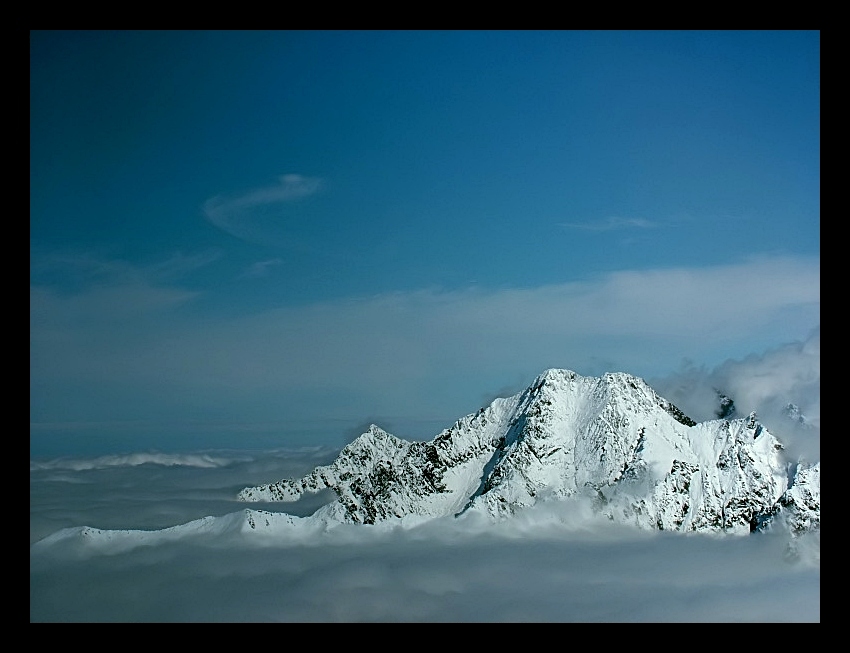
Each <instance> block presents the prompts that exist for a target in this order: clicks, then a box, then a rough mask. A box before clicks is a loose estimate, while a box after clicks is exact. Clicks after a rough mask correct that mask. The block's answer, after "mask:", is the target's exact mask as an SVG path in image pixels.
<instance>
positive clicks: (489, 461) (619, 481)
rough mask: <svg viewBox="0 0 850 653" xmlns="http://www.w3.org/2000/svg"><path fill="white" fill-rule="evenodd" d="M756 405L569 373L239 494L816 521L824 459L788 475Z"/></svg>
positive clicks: (343, 516) (733, 527) (392, 515)
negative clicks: (430, 429)
mask: <svg viewBox="0 0 850 653" xmlns="http://www.w3.org/2000/svg"><path fill="white" fill-rule="evenodd" d="M782 449H783V446H782V444H780V442H779V441H778V440H777V439H776V438H775V437H774V436H773V435H772V434H771V433H770V432H769V431H768V430H767V428H765V427H764V426H763V425H762V424H761V423H760V422H759V421H758V418H757V416H756V414H755V413H751V414H750V415H749V416H747V417H744V418H739V419H717V420H713V421H708V422H702V423H699V424H698V423H696V422H695V421H694V420H692V419H690V418H689V417H688V416H687V415H685V414H684V413H683V412H682V411H681V410H679V409H678V408H677V407H676V406H674V405H673V404H672V403H670V402H669V401H667V400H665V399H664V398H662V397H660V396H659V395H658V394H657V393H656V392H655V391H654V390H653V389H652V388H651V387H649V385H647V383H646V382H645V381H644V380H643V379H640V378H638V377H635V376H632V375H629V374H625V373H609V374H605V375H603V376H602V377H598V378H597V377H584V376H580V375H578V374H576V373H575V372H572V371H570V370H563V369H551V370H547V371H545V372H544V373H543V374H541V375H540V376H538V377H537V378H536V379H535V381H534V382H533V383H532V384H531V385H530V386H529V387H528V388H527V389H526V390H524V391H523V392H521V393H519V394H516V395H514V396H512V397H507V398H499V399H496V400H495V401H493V403H491V404H490V405H489V406H488V407H486V408H481V409H480V410H479V411H478V412H477V413H473V414H470V415H467V416H466V417H463V418H461V419H459V420H458V421H457V422H456V423H455V424H454V425H453V426H452V427H451V428H448V429H445V430H444V431H442V432H441V433H440V434H439V435H437V436H436V437H435V438H433V439H432V440H430V441H428V442H410V441H407V440H402V439H399V438H397V437H395V436H393V435H391V434H389V433H387V432H386V431H384V430H383V429H381V428H380V427H378V426H376V425H372V426H370V427H369V429H368V430H367V431H366V432H365V433H363V434H362V435H361V436H359V437H358V438H357V439H355V440H354V441H353V442H351V443H350V444H348V445H347V446H346V447H345V448H343V449H342V451H341V452H340V454H339V456H338V457H337V459H336V460H335V461H334V462H333V463H331V464H330V465H326V466H321V467H317V468H316V469H315V470H313V471H312V472H311V473H310V474H308V475H306V476H304V477H302V478H299V479H284V480H281V481H278V482H276V483H271V484H269V485H261V486H257V487H249V488H245V489H243V490H242V491H241V492H240V493H239V495H238V498H239V499H240V500H242V501H247V502H256V501H274V502H277V501H284V502H286V501H296V500H298V499H299V498H300V497H301V496H302V495H303V494H304V493H305V492H318V491H321V490H324V489H326V488H330V489H331V490H333V492H334V493H335V494H336V496H337V499H336V500H335V501H333V502H332V503H329V504H328V505H325V506H323V507H322V508H320V509H319V510H318V511H317V512H316V513H315V514H314V517H315V518H318V519H320V520H322V521H331V522H346V523H362V524H376V523H379V522H386V521H392V520H406V521H408V520H414V521H416V520H424V519H430V518H435V517H443V516H450V515H461V514H463V513H465V512H467V511H477V512H481V513H484V514H486V515H488V516H489V517H491V518H494V519H504V518H508V517H510V516H511V515H513V514H514V513H516V512H517V511H518V510H521V509H522V508H525V507H528V506H532V505H535V504H537V503H539V502H542V501H553V500H567V499H569V498H571V497H581V496H589V497H590V498H591V499H592V500H593V505H594V506H595V507H596V508H597V510H598V511H599V512H601V513H602V514H604V515H606V516H607V517H609V518H610V519H612V520H616V521H622V522H629V523H634V524H636V525H638V526H641V527H644V528H654V529H661V530H674V531H691V532H692V531H706V532H732V533H749V532H751V531H753V530H759V529H762V528H766V527H767V526H768V525H769V524H772V523H774V522H776V521H777V519H776V518H777V517H778V516H781V519H782V522H783V523H785V524H787V525H789V527H790V528H792V531H793V532H799V531H803V530H812V529H817V528H819V525H820V464H819V463H818V464H817V465H816V466H814V467H810V466H806V465H801V466H800V467H799V468H798V469H797V471H796V473H795V474H793V475H791V474H790V469H789V465H788V464H786V463H785V462H784V461H783V459H782V455H781V452H782Z"/></svg>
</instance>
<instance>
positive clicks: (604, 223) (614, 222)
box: [559, 216, 661, 231]
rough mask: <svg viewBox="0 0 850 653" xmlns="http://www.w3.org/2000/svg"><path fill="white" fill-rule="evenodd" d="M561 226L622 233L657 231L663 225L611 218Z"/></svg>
mask: <svg viewBox="0 0 850 653" xmlns="http://www.w3.org/2000/svg"><path fill="white" fill-rule="evenodd" d="M559 226H561V227H566V228H568V229H580V230H582V231H620V230H623V229H656V228H658V227H659V226H661V225H659V224H658V223H657V222H653V221H652V220H647V219H645V218H622V217H619V216H610V217H607V218H602V219H599V220H589V221H587V222H561V223H560V224H559Z"/></svg>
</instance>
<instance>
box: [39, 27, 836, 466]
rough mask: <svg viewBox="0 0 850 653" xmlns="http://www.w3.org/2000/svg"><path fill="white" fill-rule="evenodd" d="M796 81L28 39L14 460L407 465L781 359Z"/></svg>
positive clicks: (811, 94) (406, 50) (791, 248)
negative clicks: (26, 283) (24, 435)
mask: <svg viewBox="0 0 850 653" xmlns="http://www.w3.org/2000/svg"><path fill="white" fill-rule="evenodd" d="M819 50H820V34H819V32H817V31H781V32H771V31H755V32H750V31H720V32H702V31H696V32H691V31H687V32H666V31H662V32H655V31H637V32H630V31H626V32H596V31H592V32H581V31H579V32H570V31H566V32H513V31H507V32H486V31H482V32H439V31H437V32H286V31H278V32H179V31H178V32H73V31H69V32H31V34H30V261H31V262H30V422H31V427H30V452H31V455H48V454H54V453H74V452H79V451H88V452H92V451H94V450H99V451H103V452H107V451H130V450H136V449H139V448H147V447H155V448H160V449H166V448H171V449H180V448H189V447H207V446H215V445H220V444H226V445H227V446H236V445H239V444H240V443H241V444H245V445H251V446H256V445H257V444H274V445H275V446H298V445H304V444H310V443H322V444H328V443H330V444H334V445H342V444H344V443H345V442H347V441H349V440H350V439H352V438H353V437H354V436H355V435H357V433H358V432H359V431H358V429H359V428H360V427H361V426H364V425H366V424H368V423H369V422H370V421H375V422H377V423H379V424H380V425H381V426H383V427H384V428H386V429H387V430H390V431H392V432H394V433H395V434H396V435H398V436H399V437H418V438H430V437H432V436H433V435H435V434H436V433H438V432H439V430H440V429H442V428H444V427H447V426H449V425H450V424H451V423H452V422H453V421H454V420H455V419H457V418H458V417H461V416H462V415H464V414H467V413H469V412H473V411H475V410H477V409H478V408H479V406H481V405H483V404H484V403H486V402H487V401H489V400H490V399H492V398H493V397H495V396H498V395H504V394H510V393H513V392H516V391H518V390H519V389H520V388H521V387H522V386H523V385H524V384H526V383H528V382H530V381H531V380H532V379H533V378H534V377H535V376H536V375H537V374H539V373H540V372H541V371H542V370H543V369H546V368H548V367H566V368H569V369H573V370H575V371H577V372H578V373H580V374H584V375H598V374H602V373H604V372H607V371H626V372H631V373H634V374H637V375H639V376H644V377H646V378H651V377H662V376H665V375H671V374H675V373H677V372H680V371H681V370H682V369H683V368H686V367H690V368H693V367H694V366H696V367H697V368H699V367H705V368H706V369H709V370H711V369H715V368H717V367H718V366H721V365H723V364H724V363H727V362H728V361H730V360H742V359H745V358H746V357H747V356H749V355H761V354H763V353H764V352H766V351H768V350H773V349H776V348H778V347H784V346H788V345H789V343H795V342H796V343H799V342H804V341H807V340H810V339H811V338H812V334H813V333H818V329H819V325H820V98H819V95H820V55H819ZM818 342H819V336H818ZM817 358H818V366H819V349H818V352H817ZM818 370H819V367H818ZM818 374H819V371H818Z"/></svg>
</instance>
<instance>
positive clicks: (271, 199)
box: [203, 174, 322, 241]
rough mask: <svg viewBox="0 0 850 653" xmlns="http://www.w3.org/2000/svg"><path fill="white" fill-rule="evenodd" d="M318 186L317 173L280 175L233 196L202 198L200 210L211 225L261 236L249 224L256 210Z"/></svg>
mask: <svg viewBox="0 0 850 653" xmlns="http://www.w3.org/2000/svg"><path fill="white" fill-rule="evenodd" d="M321 187H322V180H321V179H319V178H317V177H306V176H304V175H299V174H286V175H281V176H280V177H279V178H278V183H277V184H275V185H272V186H264V187H261V188H255V189H253V190H250V191H248V192H246V193H243V194H242V195H237V196H235V197H223V196H221V195H218V196H216V197H212V198H210V199H208V200H207V201H206V202H204V205H203V212H204V216H206V218H207V220H209V221H210V222H211V223H212V224H213V225H215V226H216V227H218V228H219V229H221V230H222V231H226V232H227V233H229V234H230V235H232V236H235V237H237V238H240V239H243V240H247V241H256V240H264V238H263V233H262V232H261V231H260V230H259V229H258V228H257V226H256V225H255V224H253V220H254V218H255V217H256V214H257V213H258V212H260V211H262V210H266V209H268V208H270V207H274V206H276V205H280V204H286V203H289V202H294V201H296V200H299V199H302V198H305V197H309V196H310V195H313V194H315V193H316V192H318V190H319V189H320V188H321Z"/></svg>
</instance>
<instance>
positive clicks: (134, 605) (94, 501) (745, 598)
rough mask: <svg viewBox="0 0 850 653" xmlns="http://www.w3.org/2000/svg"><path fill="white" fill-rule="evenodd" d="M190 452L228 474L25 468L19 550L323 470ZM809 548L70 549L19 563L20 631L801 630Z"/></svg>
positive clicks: (761, 540) (434, 526) (553, 533)
mask: <svg viewBox="0 0 850 653" xmlns="http://www.w3.org/2000/svg"><path fill="white" fill-rule="evenodd" d="M207 453H210V454H212V455H214V456H215V457H216V458H217V459H220V460H221V461H226V460H229V461H230V462H228V463H226V464H221V465H218V466H215V467H194V466H180V465H176V466H165V467H163V466H161V465H158V464H154V465H129V466H126V467H122V468H120V469H117V468H114V467H97V466H80V467H78V468H75V469H59V468H58V467H57V468H54V469H47V468H44V469H39V470H31V472H30V474H31V487H32V488H33V491H32V493H31V504H30V511H31V542H32V541H35V540H37V539H40V537H43V536H44V535H46V534H49V533H52V532H55V531H56V530H58V529H59V528H61V527H63V526H66V525H69V524H73V525H92V526H95V527H100V528H130V529H133V528H142V529H155V528H163V527H166V526H171V525H176V524H179V523H185V522H187V521H189V520H190V519H196V518H198V517H201V516H205V515H226V514H230V513H232V512H233V511H238V510H240V509H241V507H244V505H243V504H238V503H236V502H234V501H233V497H234V495H235V492H236V490H238V489H239V488H240V487H241V486H243V485H244V484H246V483H257V482H261V481H270V480H273V479H278V478H282V477H285V476H290V475H294V474H300V473H303V472H304V471H306V469H307V468H309V467H310V466H311V465H313V464H319V463H325V462H327V455H328V452H322V451H314V452H312V453H310V452H306V451H302V452H284V451H277V452H263V453H260V452H255V453H253V454H250V455H246V454H245V453H241V454H239V455H236V456H234V455H233V454H232V453H230V454H229V453H228V452H207ZM332 498H333V497H327V498H325V500H331V499H332ZM285 507H286V509H287V510H288V511H289V510H293V508H295V510H298V506H297V504H286V506H285ZM316 507H318V506H316V505H313V506H309V507H302V509H303V510H308V511H309V510H310V509H311V508H312V509H315V508H316ZM266 508H267V509H269V510H273V511H276V510H279V509H280V506H279V505H274V504H270V505H269V506H266ZM36 530H37V533H35V532H34V531H36ZM819 542H820V541H819V537H812V538H810V539H805V540H801V541H800V542H799V543H798V548H797V552H798V556H797V557H796V558H789V557H787V553H788V549H787V545H788V540H787V538H784V537H780V536H774V535H773V534H762V535H758V536H753V537H728V538H724V537H712V536H686V535H682V534H675V533H648V532H642V531H634V530H632V529H630V528H627V527H623V526H618V525H615V524H613V523H611V522H609V521H608V520H605V519H600V518H597V517H594V516H593V514H592V513H591V511H590V509H589V508H588V506H587V505H586V504H583V503H580V502H579V503H555V504H548V505H546V504H544V505H541V506H539V507H537V508H535V509H533V510H529V511H526V512H524V513H520V514H519V515H518V516H517V517H516V518H515V519H514V520H512V521H509V522H503V523H500V524H491V523H489V522H485V521H483V520H474V519H467V520H452V519H440V520H435V521H433V522H429V523H426V524H423V525H421V526H419V527H417V528H413V529H408V530H402V529H395V530H385V529H379V528H376V527H368V526H362V525H353V526H340V527H337V528H336V529H333V530H331V531H328V532H325V533H322V532H317V533H315V534H314V536H313V537H309V538H298V539H293V540H287V539H286V538H279V539H271V540H270V539H268V538H258V537H257V536H256V534H255V533H251V532H249V533H247V534H244V535H243V536H238V537H237V536H228V537H216V536H215V535H214V534H207V535H206V536H203V537H194V538H187V539H184V540H178V541H172V542H168V543H162V544H158V545H154V546H141V547H136V548H134V549H132V550H123V551H121V550H119V548H120V547H119V548H116V549H115V550H114V551H109V550H108V549H106V550H103V549H101V550H99V551H98V552H92V551H90V550H88V549H86V548H85V547H83V548H78V547H74V546H72V545H70V543H69V546H66V547H60V548H57V547H53V548H47V549H38V550H36V549H33V550H32V551H31V556H30V619H31V621H34V622H43V621H88V622H92V621H94V622H99V621H129V622H149V621H166V622H174V621H192V622H211V621H218V622H245V621H250V622H398V621H401V622H489V623H506V622H507V623H516V622H545V621H551V622H614V621H627V622H685V621H687V622H695V621H699V622H712V621H724V622H752V621H765V622H813V621H819V620H820V555H819V550H820V543H819ZM80 588H85V591H84V592H81V591H80Z"/></svg>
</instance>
